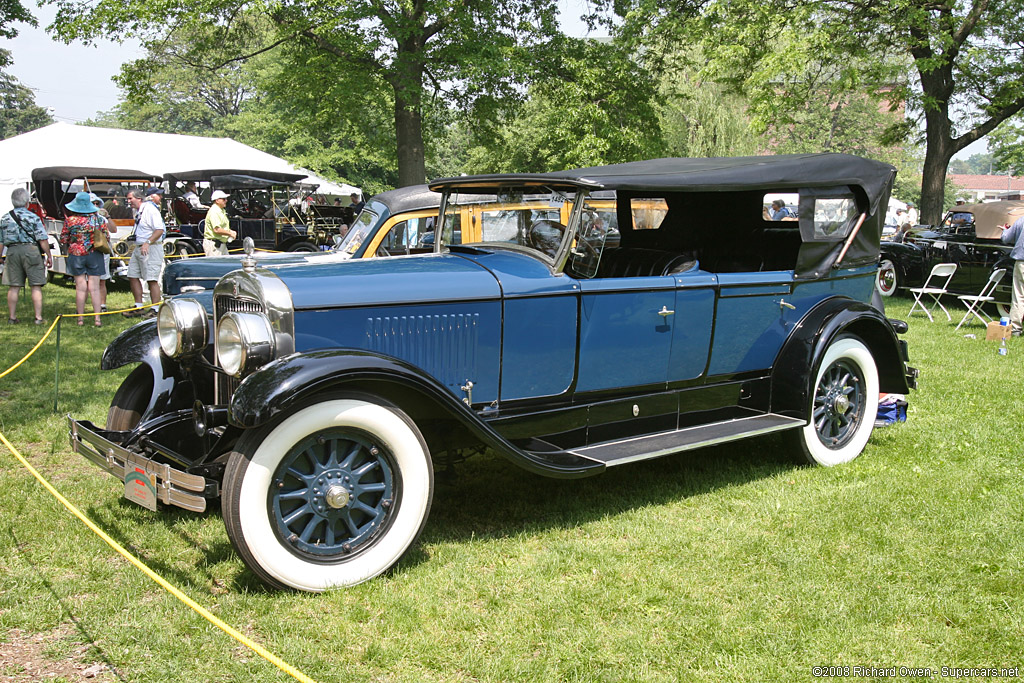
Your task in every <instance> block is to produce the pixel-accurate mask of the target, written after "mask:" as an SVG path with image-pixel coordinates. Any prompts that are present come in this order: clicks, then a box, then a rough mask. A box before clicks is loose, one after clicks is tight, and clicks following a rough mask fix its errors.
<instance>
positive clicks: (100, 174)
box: [32, 166, 162, 278]
mask: <svg viewBox="0 0 1024 683" xmlns="http://www.w3.org/2000/svg"><path fill="white" fill-rule="evenodd" d="M161 180H162V178H161V176H158V175H152V174H150V173H145V172H144V171H138V170H133V169H121V168H94V167H85V166H43V167H40V168H36V169H33V170H32V184H33V187H34V188H35V202H36V206H35V210H36V212H37V213H38V214H39V217H40V218H42V220H43V225H44V226H45V228H46V234H47V235H48V241H49V242H50V253H51V254H53V255H54V257H55V258H54V259H53V266H52V267H51V268H50V274H51V276H52V275H62V276H67V259H66V258H64V257H66V256H67V255H66V254H65V253H64V249H63V246H62V245H61V244H60V234H61V230H62V229H63V227H64V206H65V205H66V204H69V203H70V202H71V200H73V199H74V198H75V193H77V192H82V191H85V192H92V193H93V194H95V195H96V196H97V197H99V198H100V199H102V200H103V202H104V209H106V211H107V215H108V217H109V218H110V219H111V220H112V221H113V222H114V224H115V226H116V227H117V233H116V234H113V235H111V239H110V243H111V245H110V246H111V247H112V248H113V256H114V257H115V258H114V259H112V260H111V265H110V273H111V275H112V276H114V277H115V278H116V277H119V276H120V277H123V276H126V275H127V272H128V267H127V265H126V258H127V256H129V255H130V254H131V251H132V249H133V248H134V240H132V239H129V237H131V235H132V234H133V232H134V230H135V219H134V217H133V214H132V209H131V206H129V205H128V202H127V199H126V195H127V192H128V190H131V189H133V188H135V189H142V188H145V187H148V186H151V185H156V184H159V183H160V182H161Z"/></svg>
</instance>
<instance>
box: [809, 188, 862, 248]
mask: <svg viewBox="0 0 1024 683" xmlns="http://www.w3.org/2000/svg"><path fill="white" fill-rule="evenodd" d="M856 219H857V203H856V202H854V200H853V198H852V197H841V198H829V197H816V198H815V200H814V238H815V239H833V238H837V237H846V235H847V234H848V233H849V232H850V228H852V227H853V224H854V222H855V221H856Z"/></svg>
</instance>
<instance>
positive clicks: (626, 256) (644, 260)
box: [596, 247, 697, 277]
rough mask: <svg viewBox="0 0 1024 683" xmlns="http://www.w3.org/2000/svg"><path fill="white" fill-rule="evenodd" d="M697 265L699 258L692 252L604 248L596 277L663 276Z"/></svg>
mask: <svg viewBox="0 0 1024 683" xmlns="http://www.w3.org/2000/svg"><path fill="white" fill-rule="evenodd" d="M696 267H697V260H696V259H695V258H694V257H693V256H692V255H690V254H678V253H674V252H671V251H661V250H660V249H644V248H642V247H619V248H615V249H605V250H604V253H603V254H601V263H600V265H598V267H597V276H596V277H651V276H656V277H662V276H665V275H675V274H676V273H685V272H686V271H688V270H692V269H694V268H696Z"/></svg>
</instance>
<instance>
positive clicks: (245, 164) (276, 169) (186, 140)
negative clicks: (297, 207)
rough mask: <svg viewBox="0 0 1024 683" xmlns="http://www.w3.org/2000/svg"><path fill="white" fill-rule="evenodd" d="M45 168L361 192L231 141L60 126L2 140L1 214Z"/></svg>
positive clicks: (135, 131) (58, 124)
mask: <svg viewBox="0 0 1024 683" xmlns="http://www.w3.org/2000/svg"><path fill="white" fill-rule="evenodd" d="M45 166H79V167H86V168H106V169H138V170H140V171H141V172H143V173H146V174H149V175H153V176H164V175H167V174H168V173H173V172H174V171H181V169H197V168H221V169H245V170H246V171H249V172H258V173H282V174H292V175H296V174H301V177H302V178H305V179H306V180H304V182H307V183H311V184H312V183H315V184H318V185H325V184H330V185H331V186H332V187H344V188H348V189H349V192H358V191H359V189H358V188H355V187H351V186H339V185H337V184H335V183H330V182H329V181H327V180H325V179H323V178H320V177H317V176H315V175H313V174H311V173H310V172H309V171H307V170H306V169H302V168H296V167H295V166H292V165H291V164H289V163H288V162H287V161H285V160H284V159H280V158H278V157H275V156H273V155H272V154H267V153H266V152H261V151H260V150H258V149H255V148H253V147H249V146H248V145H243V144H242V143H241V142H238V141H236V140H231V139H230V138H203V137H197V136H194V135H171V134H168V133H146V132H143V131H137V130H122V129H116V128H99V127H96V126H76V125H73V124H70V123H63V122H58V123H54V124H52V125H49V126H45V127H43V128H38V129H36V130H33V131H30V132H28V133H23V134H21V135H17V136H15V137H13V138H8V139H7V140H0V211H8V210H10V208H11V191H12V190H14V188H16V187H25V186H26V184H27V183H28V182H29V181H30V180H31V179H32V171H33V170H34V169H37V168H42V167H45ZM323 191H324V190H321V192H323ZM338 194H342V193H340V192H339V193H338ZM346 194H347V193H346Z"/></svg>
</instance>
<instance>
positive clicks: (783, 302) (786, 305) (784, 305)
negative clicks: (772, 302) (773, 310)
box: [778, 299, 796, 311]
mask: <svg viewBox="0 0 1024 683" xmlns="http://www.w3.org/2000/svg"><path fill="white" fill-rule="evenodd" d="M778 304H779V309H780V310H781V309H783V308H788V309H789V310H791V311H795V310H796V306H794V305H793V304H791V303H789V302H788V301H786V300H785V299H779V301H778Z"/></svg>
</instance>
